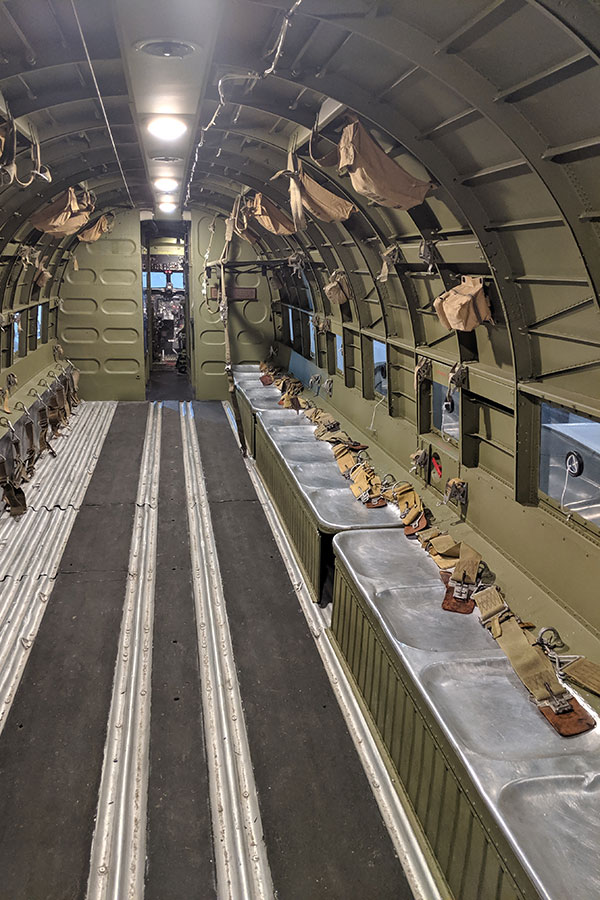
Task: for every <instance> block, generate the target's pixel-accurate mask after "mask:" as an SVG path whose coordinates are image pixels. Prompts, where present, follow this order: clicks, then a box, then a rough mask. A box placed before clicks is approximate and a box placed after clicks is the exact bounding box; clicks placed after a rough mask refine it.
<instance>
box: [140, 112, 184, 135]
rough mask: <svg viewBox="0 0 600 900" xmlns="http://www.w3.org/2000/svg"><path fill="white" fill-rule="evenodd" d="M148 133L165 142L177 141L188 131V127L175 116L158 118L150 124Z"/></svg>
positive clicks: (151, 120)
mask: <svg viewBox="0 0 600 900" xmlns="http://www.w3.org/2000/svg"><path fill="white" fill-rule="evenodd" d="M148 131H149V132H150V134H153V135H154V137H157V138H162V140H163V141H176V140H177V138H180V137H181V136H182V135H184V134H185V132H186V131H187V125H186V123H185V122H183V121H182V120H181V119H176V118H175V117H174V116H156V118H154V119H150V121H149V122H148Z"/></svg>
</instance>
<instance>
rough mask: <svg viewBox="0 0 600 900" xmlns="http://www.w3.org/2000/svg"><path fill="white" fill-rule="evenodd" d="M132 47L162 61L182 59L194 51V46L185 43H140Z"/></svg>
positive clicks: (163, 41) (167, 41)
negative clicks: (161, 58)
mask: <svg viewBox="0 0 600 900" xmlns="http://www.w3.org/2000/svg"><path fill="white" fill-rule="evenodd" d="M134 46H135V48H136V50H141V51H142V52H143V53H148V54H149V55H150V56H162V57H163V59H169V58H170V57H175V58H176V59H183V58H184V57H185V56H189V55H190V54H191V53H194V52H195V50H196V46H195V44H190V43H188V42H187V41H169V40H166V41H165V40H162V41H140V42H139V43H138V44H135V45H134Z"/></svg>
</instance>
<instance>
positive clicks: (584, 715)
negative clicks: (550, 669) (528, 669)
mask: <svg viewBox="0 0 600 900" xmlns="http://www.w3.org/2000/svg"><path fill="white" fill-rule="evenodd" d="M545 687H546V688H547V690H548V693H549V694H550V697H549V698H548V699H546V700H536V699H535V698H534V697H530V699H531V700H532V701H533V703H534V704H535V705H536V706H537V707H538V709H539V711H540V712H541V713H542V715H543V716H544V718H545V719H546V720H547V721H548V722H549V723H550V725H552V727H553V728H554V730H555V731H557V732H558V734H560V736H561V737H573V736H574V735H576V734H585V732H586V731H591V730H592V728H594V727H595V725H596V720H595V719H594V717H593V716H591V715H590V714H589V713H588V711H587V710H586V709H584V707H583V706H582V705H581V703H579V701H578V700H576V699H575V697H573V696H572V694H569V692H568V691H567V690H565V691H564V692H563V693H561V694H554V693H553V692H552V690H551V689H550V686H549V685H548V684H546V685H545Z"/></svg>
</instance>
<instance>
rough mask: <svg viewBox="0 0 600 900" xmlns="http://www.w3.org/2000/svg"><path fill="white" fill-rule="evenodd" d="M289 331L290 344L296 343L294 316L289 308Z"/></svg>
mask: <svg viewBox="0 0 600 900" xmlns="http://www.w3.org/2000/svg"><path fill="white" fill-rule="evenodd" d="M288 331H289V336H290V344H292V345H293V343H294V315H293V313H292V310H291V307H289V306H288Z"/></svg>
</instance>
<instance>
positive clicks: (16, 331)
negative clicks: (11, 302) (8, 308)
mask: <svg viewBox="0 0 600 900" xmlns="http://www.w3.org/2000/svg"><path fill="white" fill-rule="evenodd" d="M20 326H21V314H20V313H16V314H15V318H14V322H13V359H14V358H15V357H17V356H18V355H19V341H20V339H21V329H20Z"/></svg>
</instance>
